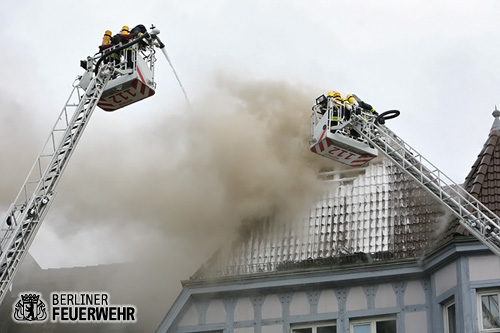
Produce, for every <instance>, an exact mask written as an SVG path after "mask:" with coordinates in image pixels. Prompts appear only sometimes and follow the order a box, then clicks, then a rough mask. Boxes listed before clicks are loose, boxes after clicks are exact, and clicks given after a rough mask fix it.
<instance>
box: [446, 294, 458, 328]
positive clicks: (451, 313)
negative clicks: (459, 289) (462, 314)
mask: <svg viewBox="0 0 500 333" xmlns="http://www.w3.org/2000/svg"><path fill="white" fill-rule="evenodd" d="M443 308H444V309H443V310H444V311H443V312H444V332H445V333H456V332H457V317H456V313H455V301H451V302H448V303H446V304H445V305H444V306H443Z"/></svg>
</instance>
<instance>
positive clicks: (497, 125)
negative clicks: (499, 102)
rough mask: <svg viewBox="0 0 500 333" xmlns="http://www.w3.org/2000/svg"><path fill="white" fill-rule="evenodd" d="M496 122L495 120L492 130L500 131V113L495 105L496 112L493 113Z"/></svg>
mask: <svg viewBox="0 0 500 333" xmlns="http://www.w3.org/2000/svg"><path fill="white" fill-rule="evenodd" d="M492 115H493V117H495V120H493V126H491V130H500V111H499V110H498V109H497V106H496V105H495V110H494V111H493V113H492Z"/></svg>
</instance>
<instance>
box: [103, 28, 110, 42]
mask: <svg viewBox="0 0 500 333" xmlns="http://www.w3.org/2000/svg"><path fill="white" fill-rule="evenodd" d="M110 42H111V31H110V30H106V32H105V33H104V37H103V38H102V44H109V43H110Z"/></svg>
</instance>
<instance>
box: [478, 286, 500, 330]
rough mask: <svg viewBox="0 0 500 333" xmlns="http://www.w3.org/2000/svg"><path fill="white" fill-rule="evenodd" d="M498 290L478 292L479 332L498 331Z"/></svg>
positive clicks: (499, 322)
mask: <svg viewBox="0 0 500 333" xmlns="http://www.w3.org/2000/svg"><path fill="white" fill-rule="evenodd" d="M498 294H499V293H498V292H485V293H479V294H478V307H479V316H478V317H479V329H480V330H481V332H500V312H499V309H498V298H499V296H498Z"/></svg>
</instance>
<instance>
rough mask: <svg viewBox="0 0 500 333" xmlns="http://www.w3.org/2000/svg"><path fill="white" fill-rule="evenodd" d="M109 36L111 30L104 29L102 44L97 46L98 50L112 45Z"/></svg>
mask: <svg viewBox="0 0 500 333" xmlns="http://www.w3.org/2000/svg"><path fill="white" fill-rule="evenodd" d="M111 36H112V34H111V30H106V31H105V32H104V36H103V37H102V44H101V45H100V46H99V51H101V52H102V51H104V50H106V49H107V48H110V47H111V46H113V44H111Z"/></svg>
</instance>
